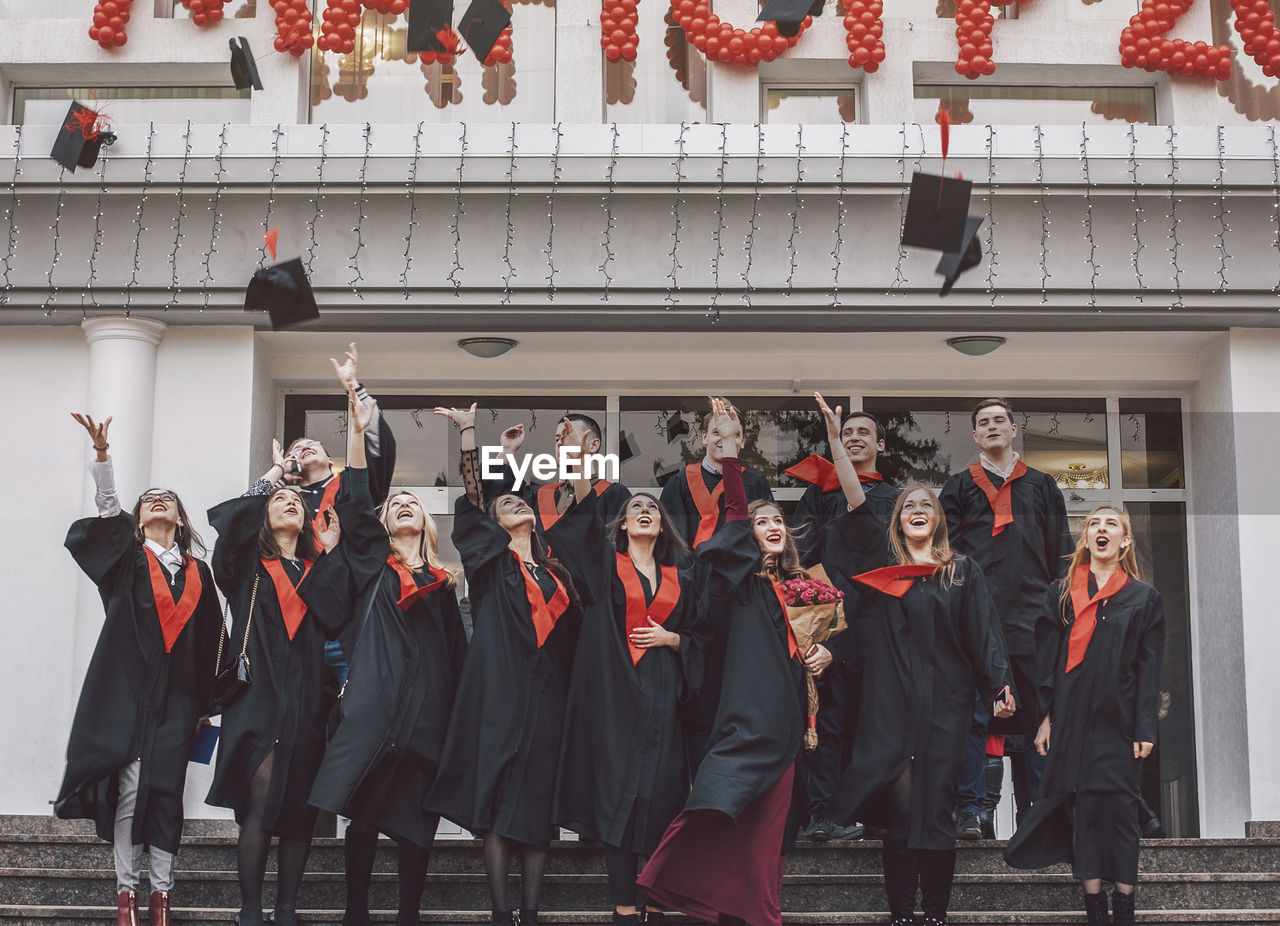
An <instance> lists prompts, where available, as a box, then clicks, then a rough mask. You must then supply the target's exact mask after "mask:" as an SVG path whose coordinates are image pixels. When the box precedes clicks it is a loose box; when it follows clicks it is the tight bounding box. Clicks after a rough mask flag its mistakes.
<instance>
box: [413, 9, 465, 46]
mask: <svg viewBox="0 0 1280 926" xmlns="http://www.w3.org/2000/svg"><path fill="white" fill-rule="evenodd" d="M452 28H453V0H409V25H408V29H407V35H406V36H405V50H406V51H436V52H444V51H448V49H447V48H445V47H444V43H443V42H441V41H440V39H439V38H438V37H437V36H436V33H437V32H440V31H441V30H442V29H452Z"/></svg>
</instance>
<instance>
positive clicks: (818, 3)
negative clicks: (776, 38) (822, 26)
mask: <svg viewBox="0 0 1280 926" xmlns="http://www.w3.org/2000/svg"><path fill="white" fill-rule="evenodd" d="M814 7H817V8H818V12H822V0H767V2H766V3H765V5H764V6H763V7H762V8H761V10H760V15H759V16H757V17H756V22H770V21H772V22H775V23H777V24H778V34H779V35H782V36H786V37H787V38H791V37H792V36H795V35H799V34H800V24H801V23H802V22H804V18H805V17H806V16H809V15H811V14H812V11H813V8H814Z"/></svg>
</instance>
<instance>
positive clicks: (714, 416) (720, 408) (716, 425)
mask: <svg viewBox="0 0 1280 926" xmlns="http://www.w3.org/2000/svg"><path fill="white" fill-rule="evenodd" d="M709 398H710V399H711V422H710V423H709V424H708V425H707V434H708V436H709V435H710V434H711V433H712V432H713V431H714V432H716V433H718V434H719V435H720V437H721V438H722V446H723V447H724V455H725V456H727V457H736V456H738V455H739V452H740V451H741V450H742V445H743V443H744V441H743V438H742V422H741V421H740V420H739V419H738V410H737V409H736V408H734V407H733V406H732V405H729V404H728V403H727V402H725V401H724V399H721V398H717V397H716V396H710V397H709Z"/></svg>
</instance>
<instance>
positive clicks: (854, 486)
mask: <svg viewBox="0 0 1280 926" xmlns="http://www.w3.org/2000/svg"><path fill="white" fill-rule="evenodd" d="M813 397H814V398H815V399H817V401H818V410H819V411H821V412H822V420H823V421H825V422H826V425H827V446H828V447H830V448H831V462H832V463H834V464H835V467H836V476H838V477H839V478H840V488H841V489H843V490H844V498H845V501H847V502H848V503H849V510H850V511H852V510H853V509H854V508H860V507H861V506H862V503H863V502H865V501H866V500H867V493H866V492H864V491H863V490H862V483H861V482H860V481H859V480H858V471H857V470H856V469H854V467H853V461H852V460H850V459H849V454H847V453H846V452H845V449H844V444H842V443H841V442H840V413H841V412H842V411H843V410H844V409H843V408H841V407H840V406H839V405H837V406H836V410H835V411H834V412H833V411H832V410H831V408H830V407H829V406H828V405H827V403H826V400H825V399H823V398H822V393H820V392H815V393H814V394H813Z"/></svg>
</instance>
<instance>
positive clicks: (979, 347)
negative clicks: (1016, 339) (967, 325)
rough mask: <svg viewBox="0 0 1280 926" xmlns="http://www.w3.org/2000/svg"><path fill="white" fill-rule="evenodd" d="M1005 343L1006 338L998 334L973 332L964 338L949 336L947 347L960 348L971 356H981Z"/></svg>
mask: <svg viewBox="0 0 1280 926" xmlns="http://www.w3.org/2000/svg"><path fill="white" fill-rule="evenodd" d="M1003 343H1004V338H1002V337H1000V336H999V335H996V334H972V335H967V336H965V337H963V338H947V347H950V348H951V349H952V350H958V351H960V353H962V354H968V355H969V356H970V357H981V356H982V355H983V354H989V353H991V352H992V351H993V350H995V349H996V348H997V347H999V346H1000V345H1002V344H1003Z"/></svg>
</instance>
